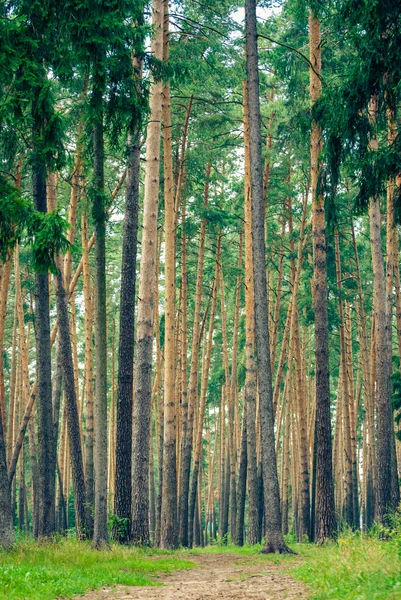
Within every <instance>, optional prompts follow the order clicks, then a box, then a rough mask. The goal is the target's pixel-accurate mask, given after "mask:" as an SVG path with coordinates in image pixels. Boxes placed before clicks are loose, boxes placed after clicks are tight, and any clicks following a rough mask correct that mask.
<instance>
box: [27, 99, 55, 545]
mask: <svg viewBox="0 0 401 600" xmlns="http://www.w3.org/2000/svg"><path fill="white" fill-rule="evenodd" d="M39 97H40V94H39V92H38V98H39ZM32 117H33V138H34V144H39V143H40V142H39V139H40V136H41V135H42V132H43V129H44V127H45V123H44V118H43V115H42V114H41V111H40V107H39V105H37V103H34V107H33V109H32ZM32 187H33V198H34V205H35V208H36V210H37V211H39V212H41V213H46V212H47V202H46V164H45V157H44V155H43V152H42V151H41V149H40V148H39V147H34V149H33V162H32ZM35 332H36V348H37V350H36V362H37V378H38V402H37V411H38V439H39V447H38V471H39V529H38V535H39V537H47V536H50V535H52V534H53V533H54V531H55V483H56V481H55V478H56V465H55V462H54V460H53V444H54V442H53V409H52V381H51V352H50V315H49V277H48V274H47V273H36V275H35Z"/></svg>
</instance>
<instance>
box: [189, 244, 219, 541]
mask: <svg viewBox="0 0 401 600" xmlns="http://www.w3.org/2000/svg"><path fill="white" fill-rule="evenodd" d="M219 259H220V237H219V242H218V245H217V254H216V273H215V278H214V284H213V291H212V309H211V313H210V322H209V334H208V339H207V346H206V349H205V364H204V365H203V369H202V386H201V397H200V405H199V412H198V427H197V431H196V439H195V449H194V467H193V470H192V485H191V495H190V502H189V540H188V545H189V547H190V548H192V543H193V530H194V519H195V518H196V514H195V508H196V500H197V497H198V496H199V492H198V481H199V479H198V476H199V470H200V466H201V457H202V433H203V421H204V417H205V408H206V396H207V384H208V378H209V370H210V359H211V356H212V346H213V332H214V320H215V315H216V304H217V286H218V274H219Z"/></svg>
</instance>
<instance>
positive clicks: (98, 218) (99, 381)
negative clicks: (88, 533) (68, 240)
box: [71, 82, 109, 548]
mask: <svg viewBox="0 0 401 600" xmlns="http://www.w3.org/2000/svg"><path fill="white" fill-rule="evenodd" d="M95 85H96V89H95V90H94V92H93V94H94V96H95V98H94V103H95V106H96V107H97V114H96V116H95V124H94V127H93V157H94V163H93V186H94V197H93V205H92V213H93V219H94V224H95V233H96V237H95V286H94V288H95V291H94V299H95V349H96V368H95V373H96V388H95V406H94V434H95V444H94V470H95V494H94V504H95V511H94V523H93V547H94V548H101V547H103V546H107V544H108V537H109V535H108V529H107V320H106V215H105V195H104V139H103V112H102V108H101V107H102V103H103V98H102V82H98V83H96V84H95ZM71 458H72V457H71Z"/></svg>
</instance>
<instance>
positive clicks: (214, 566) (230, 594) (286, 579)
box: [77, 554, 308, 600]
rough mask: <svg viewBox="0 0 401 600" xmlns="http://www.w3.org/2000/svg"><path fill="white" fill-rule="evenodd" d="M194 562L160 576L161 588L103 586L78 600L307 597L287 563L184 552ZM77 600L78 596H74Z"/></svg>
mask: <svg viewBox="0 0 401 600" xmlns="http://www.w3.org/2000/svg"><path fill="white" fill-rule="evenodd" d="M185 558H188V559H189V560H192V561H194V562H195V563H196V565H197V566H196V567H195V568H193V569H190V570H188V571H175V572H173V573H172V574H171V575H168V576H161V577H160V578H159V580H162V581H163V583H164V586H163V587H127V586H118V587H113V588H111V587H110V588H108V587H107V588H103V589H102V590H98V591H96V592H89V593H88V594H86V595H85V596H81V597H80V599H81V600H215V599H216V600H217V599H219V600H284V599H288V600H290V599H294V598H297V599H299V598H303V599H307V598H308V593H307V588H306V587H305V586H304V585H303V584H301V583H299V582H297V581H295V580H294V579H293V578H292V577H290V576H289V575H287V574H285V573H283V571H284V570H285V569H286V567H287V563H284V564H283V563H281V564H274V563H273V562H272V560H271V559H270V560H269V559H265V560H263V558H260V557H254V556H249V557H244V556H235V555H233V554H219V555H213V554H208V555H205V554H204V555H190V556H188V555H186V556H185ZM77 600H78V599H77Z"/></svg>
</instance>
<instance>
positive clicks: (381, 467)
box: [369, 97, 394, 523]
mask: <svg viewBox="0 0 401 600" xmlns="http://www.w3.org/2000/svg"><path fill="white" fill-rule="evenodd" d="M377 111H378V99H377V97H373V98H372V99H371V101H370V104H369V120H370V123H371V125H372V129H373V134H372V137H371V139H370V142H369V150H370V151H371V152H377V151H378V140H377V137H376V131H375V129H376V120H377ZM369 225H370V245H371V252H372V267H373V310H374V317H375V321H374V322H375V329H374V339H375V376H376V407H377V455H376V467H377V473H376V501H375V518H376V520H377V521H379V522H381V523H383V522H384V521H385V519H386V516H387V513H388V511H389V509H390V508H391V436H392V435H394V434H393V425H392V409H391V358H390V352H389V340H390V335H389V331H388V325H389V323H388V319H387V311H386V277H385V270H384V260H383V251H382V238H381V231H380V229H381V216H380V204H379V197H378V195H376V196H374V197H372V198H371V199H370V201H369ZM389 358H390V360H389Z"/></svg>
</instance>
